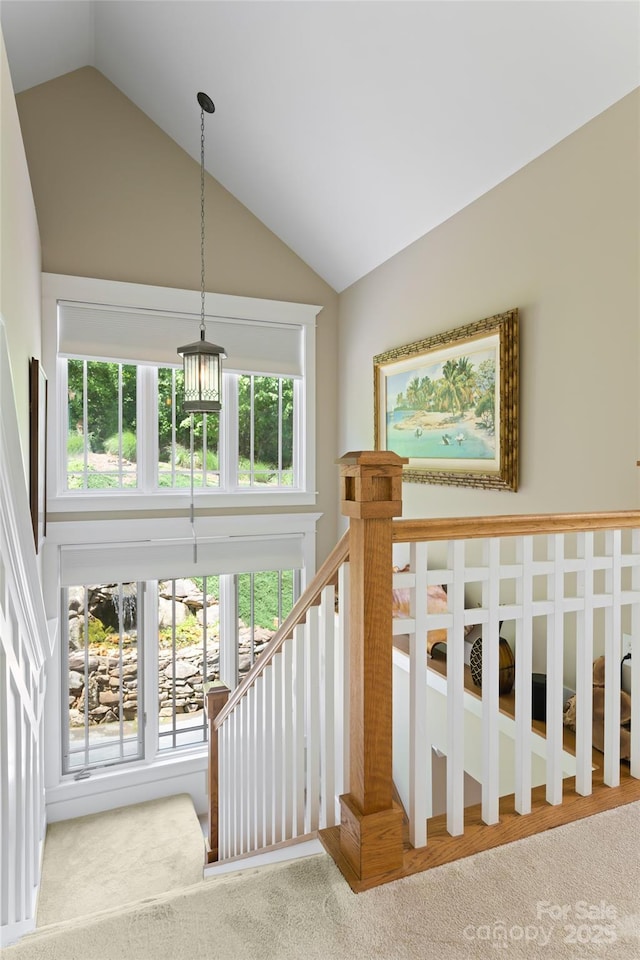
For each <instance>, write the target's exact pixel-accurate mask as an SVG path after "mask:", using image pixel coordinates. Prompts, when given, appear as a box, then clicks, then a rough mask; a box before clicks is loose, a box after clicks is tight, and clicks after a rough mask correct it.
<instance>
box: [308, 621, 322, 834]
mask: <svg viewBox="0 0 640 960" xmlns="http://www.w3.org/2000/svg"><path fill="white" fill-rule="evenodd" d="M305 652H306V657H305V661H306V662H305V668H306V669H305V689H306V701H307V724H306V726H307V751H306V790H307V818H306V824H305V828H306V832H307V833H310V832H311V831H312V830H317V829H318V823H319V819H320V816H319V815H320V810H319V790H320V769H319V754H320V749H319V747H320V729H319V727H320V716H319V713H320V711H319V706H320V704H319V700H320V691H319V678H320V656H319V643H318V608H317V607H311V608H310V609H309V611H308V613H307V623H306V633H305Z"/></svg>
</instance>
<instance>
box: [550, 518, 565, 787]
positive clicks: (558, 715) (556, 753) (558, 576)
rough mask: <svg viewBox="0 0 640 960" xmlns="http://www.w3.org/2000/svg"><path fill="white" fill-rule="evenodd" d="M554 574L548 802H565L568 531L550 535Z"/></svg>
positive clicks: (551, 579)
mask: <svg viewBox="0 0 640 960" xmlns="http://www.w3.org/2000/svg"><path fill="white" fill-rule="evenodd" d="M547 542H548V547H549V552H550V559H551V560H553V573H551V574H550V575H549V577H548V580H549V596H550V597H551V598H552V600H553V604H554V608H553V612H552V613H551V614H549V616H548V617H547V722H546V739H547V790H546V797H547V803H550V804H552V805H556V804H559V803H562V736H563V730H564V727H563V722H562V688H563V674H564V610H563V598H564V534H562V533H556V534H550V535H549V536H548V538H547Z"/></svg>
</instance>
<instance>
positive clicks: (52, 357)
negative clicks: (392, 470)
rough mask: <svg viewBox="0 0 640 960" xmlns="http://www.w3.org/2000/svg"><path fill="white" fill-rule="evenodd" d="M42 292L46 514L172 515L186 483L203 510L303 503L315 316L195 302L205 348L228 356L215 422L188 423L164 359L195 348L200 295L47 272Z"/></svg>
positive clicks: (310, 493) (298, 307)
mask: <svg viewBox="0 0 640 960" xmlns="http://www.w3.org/2000/svg"><path fill="white" fill-rule="evenodd" d="M44 288H45V300H44V305H45V331H48V330H50V329H51V328H52V326H53V328H54V329H56V330H57V340H56V341H55V342H53V341H52V340H51V339H49V343H48V344H47V353H46V358H45V361H46V365H47V370H48V372H49V377H50V395H51V392H53V391H54V390H55V396H56V412H57V416H56V417H55V418H50V432H49V451H50V455H49V499H50V500H54V502H55V504H54V508H55V509H56V510H61V511H65V510H77V509H83V508H86V509H91V510H96V509H102V506H101V505H100V500H101V498H105V499H106V498H109V499H111V498H113V497H117V499H118V502H119V504H120V508H122V509H125V508H126V507H127V506H129V505H130V506H131V507H133V505H134V502H135V506H136V508H140V506H141V504H140V502H139V501H140V498H141V497H146V496H149V497H153V502H154V504H155V505H156V506H161V507H168V506H170V505H174V506H175V505H176V503H177V499H179V497H180V495H181V494H182V495H183V496H184V497H185V498H186V497H187V496H188V495H189V494H190V487H191V484H192V483H193V488H194V493H196V495H197V497H198V500H199V501H201V502H202V503H203V505H204V503H205V502H208V501H206V500H204V499H203V498H207V497H210V498H211V500H210V504H211V505H219V506H228V505H230V504H231V503H238V502H242V503H243V504H246V505H251V504H252V503H258V502H260V503H262V504H264V505H269V504H278V503H287V504H293V503H300V504H302V503H313V502H315V315H316V314H317V312H318V309H319V308H317V307H310V306H306V305H303V304H291V303H280V302H276V301H265V300H252V299H248V298H240V297H226V296H221V295H215V294H207V304H206V323H207V338H208V339H211V340H214V341H215V342H216V343H220V344H222V345H223V346H224V348H225V350H226V353H227V357H228V359H227V360H226V361H225V362H224V366H223V380H222V411H221V413H220V414H208V415H205V414H196V415H194V416H193V418H192V417H191V416H190V415H189V414H186V413H185V412H184V411H183V409H182V370H181V367H180V361H179V359H178V357H177V353H176V351H177V346H178V345H179V344H180V343H183V342H186V341H187V340H189V338H190V337H192V338H193V336H195V331H196V330H197V323H198V320H199V318H198V316H197V314H196V312H195V308H196V307H197V306H198V304H197V299H199V296H197V295H196V294H195V293H194V292H191V291H180V290H169V289H164V288H157V287H145V286H140V285H137V284H135V285H134V284H121V283H114V282H110V281H96V280H88V279H84V278H78V277H64V276H53V275H49V274H45V275H44ZM47 311H50V312H51V315H53V314H54V313H55V319H54V323H53V324H51V322H50V318H49V317H48V316H47ZM51 319H53V317H51ZM52 372H53V376H52ZM52 381H53V382H52ZM192 465H193V478H192V469H191V468H192ZM163 498H166V499H165V500H164V501H163ZM112 502H113V501H112ZM52 506H53V505H52ZM105 506H106V504H105Z"/></svg>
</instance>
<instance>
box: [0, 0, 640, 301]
mask: <svg viewBox="0 0 640 960" xmlns="http://www.w3.org/2000/svg"><path fill="white" fill-rule="evenodd" d="M0 18H1V23H2V31H3V34H4V38H5V45H6V48H7V55H8V59H9V65H10V69H11V74H12V80H13V85H14V89H15V91H16V92H20V91H22V90H25V89H27V88H29V87H31V86H34V85H35V84H39V83H43V82H45V81H47V80H50V79H52V78H54V77H56V76H59V75H61V74H63V73H66V72H68V71H70V70H74V69H76V68H78V67H82V66H85V65H92V66H94V67H96V68H97V69H98V70H100V71H101V72H102V73H103V74H104V75H105V76H106V77H107V78H108V79H109V80H110V81H111V82H112V83H114V84H115V85H116V86H117V87H118V88H119V89H120V90H121V91H122V92H123V93H124V94H125V95H126V96H127V97H129V98H130V99H131V100H132V101H133V102H134V103H135V104H136V105H137V106H138V107H139V108H140V109H141V110H143V111H144V112H145V113H146V114H147V115H148V116H149V117H151V119H152V120H154V121H155V122H156V123H157V124H158V125H159V126H160V127H161V128H162V129H163V130H164V131H165V132H166V133H167V134H168V135H169V136H171V137H172V138H173V139H174V140H175V141H176V142H177V143H179V144H180V145H181V146H182V147H183V148H184V149H185V150H186V151H187V152H188V153H190V154H191V155H192V156H193V157H194V158H196V159H198V160H199V155H200V154H199V150H200V110H199V107H198V104H197V102H196V93H197V92H198V91H199V90H204V91H205V92H206V93H208V94H209V95H210V96H211V97H212V99H213V100H214V101H215V104H216V113H215V115H214V116H213V117H207V119H206V124H207V126H206V131H207V169H208V171H209V172H210V173H211V174H212V175H213V176H214V177H215V178H216V179H217V180H219V181H220V183H222V184H223V185H224V186H225V187H226V188H227V189H228V190H229V191H231V193H232V194H234V195H235V196H236V197H237V198H238V199H239V200H240V201H241V202H242V203H244V204H245V205H246V206H247V207H248V208H249V209H250V210H251V211H252V212H253V213H254V214H255V215H256V216H257V217H258V218H259V219H260V220H262V221H263V222H264V223H265V224H266V225H267V226H268V227H269V228H270V229H271V230H272V231H273V232H274V233H275V234H277V235H278V236H279V237H280V238H281V239H282V240H283V241H284V242H285V243H287V244H288V245H289V246H290V247H291V248H292V249H293V250H294V251H295V252H296V253H297V254H298V255H299V256H300V257H301V258H302V259H303V260H305V261H306V262H307V263H308V264H309V265H310V266H311V267H313V269H314V270H315V271H316V272H317V273H318V274H320V275H321V276H322V277H323V278H324V279H325V280H326V281H327V282H328V283H330V284H331V286H332V287H334V288H335V289H336V290H338V291H340V290H343V289H344V288H345V287H347V286H349V285H350V284H352V283H353V282H354V281H356V280H358V279H359V278H360V277H362V276H364V275H365V274H366V273H368V272H369V271H370V270H372V269H374V268H375V267H376V266H378V265H379V264H380V263H382V262H383V261H385V260H386V259H388V258H389V257H391V256H392V255H393V254H395V253H397V252H398V251H399V250H401V249H403V248H404V247H406V246H407V245H408V244H410V243H411V242H412V241H414V240H416V239H417V238H418V237H420V236H422V235H423V234H425V233H427V232H428V231H429V230H431V229H433V228H434V227H435V226H437V225H438V224H440V223H442V222H443V221H444V220H446V219H447V218H448V217H450V216H452V215H453V214H454V213H456V212H457V211H458V210H460V209H462V208H463V207H464V206H466V205H467V204H469V203H470V202H472V201H473V200H474V199H476V198H477V197H479V196H481V195H482V194H483V193H485V192H486V191H487V190H489V189H491V188H492V187H493V186H495V185H496V184H498V183H500V182H501V181H502V180H504V179H505V178H506V177H508V176H510V175H511V174H512V173H514V172H515V171H516V170H518V169H520V168H521V167H522V166H524V165H525V164H526V163H528V162H530V161H531V160H533V159H534V158H535V157H537V156H539V155H540V154H542V153H544V151H546V150H548V149H549V148H550V147H552V146H553V145H554V144H555V143H557V142H558V141H560V140H561V139H563V138H564V137H566V136H567V135H568V134H570V133H571V132H572V131H574V130H576V129H577V128H578V127H580V126H582V125H583V124H584V123H586V122H587V121H589V120H590V119H592V118H593V117H594V116H596V115H597V114H599V113H601V112H602V111H603V110H605V109H606V108H607V107H609V106H610V105H611V104H613V103H615V102H616V101H617V100H619V99H620V98H621V97H623V96H625V95H626V94H627V93H629V92H630V91H631V90H633V89H634V88H635V87H636V86H638V84H640V4H639V3H638V2H636V0H602V2H600V0H593V2H592V0H589V2H582V0H567V2H564V0H551V2H541V0H534V2H529V0H508V2H485V0H470V2H466V0H460V2H454V0H428V2H420V0H418V2H402V0H398V2H395V0H388V2H385V0H379V2H378V0H374V2H369V0H355V2H352V0H342V2H341V0H338V2H321V0H320V2H316V0H308V2H307V0H294V2H284V0H278V2H275V0H260V2H259V0H247V2H244V0H225V2H210V0H196V2H191V0H160V2H156V0H120V2H115V0H65V2H60V0H44V2H41V0H2V4H1V6H0Z"/></svg>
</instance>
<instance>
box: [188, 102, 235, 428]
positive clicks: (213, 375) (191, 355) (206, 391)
mask: <svg viewBox="0 0 640 960" xmlns="http://www.w3.org/2000/svg"><path fill="white" fill-rule="evenodd" d="M197 99H198V104H199V105H200V339H199V340H196V341H195V342H194V343H187V344H185V346H184V347H178V355H179V356H180V357H182V362H183V370H184V399H183V407H184V410H185V412H186V413H218V412H219V411H220V410H221V409H222V404H221V402H220V386H221V383H222V360H223V359H225V358H226V356H227V355H226V353H225V352H224V347H219V346H217V344H215V343H209V342H208V341H207V340H206V339H205V334H206V329H205V322H204V289H205V288H204V115H205V111H206V113H214V111H215V106H214V104H213V100H212V99H211V97H209V96H208V95H207V94H206V93H199V94H198V97H197Z"/></svg>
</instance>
